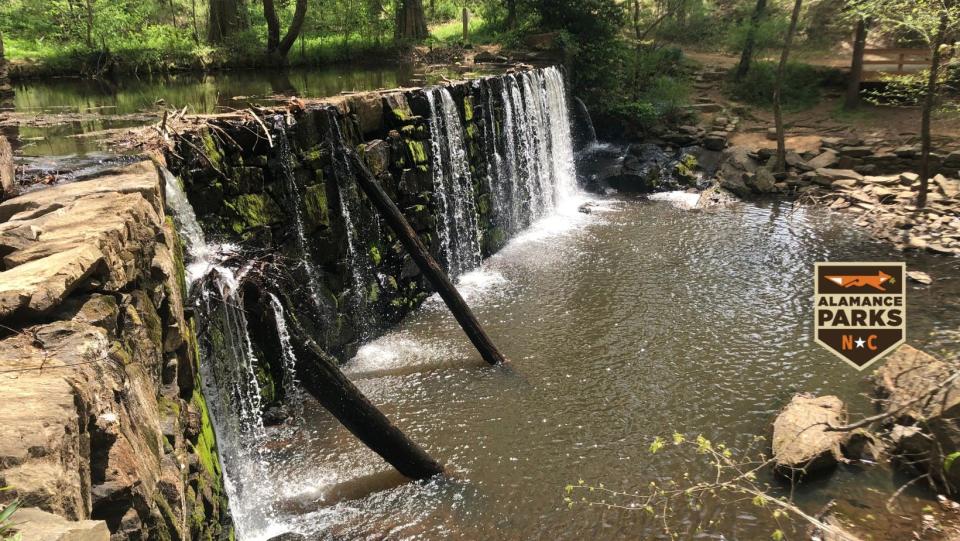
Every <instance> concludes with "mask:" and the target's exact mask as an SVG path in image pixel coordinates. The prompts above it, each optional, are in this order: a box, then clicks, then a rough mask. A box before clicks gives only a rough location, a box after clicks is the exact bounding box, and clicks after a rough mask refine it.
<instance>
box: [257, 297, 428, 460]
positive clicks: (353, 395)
mask: <svg viewBox="0 0 960 541" xmlns="http://www.w3.org/2000/svg"><path fill="white" fill-rule="evenodd" d="M263 287H264V286H261V285H259V284H253V283H251V282H248V283H246V284H244V297H246V296H248V295H250V296H251V297H252V298H251V299H250V301H251V302H252V303H254V304H255V305H258V306H261V307H264V309H261V310H258V311H257V313H256V314H254V313H253V312H249V314H250V317H252V318H254V317H259V318H262V319H261V321H260V322H259V323H260V324H261V325H260V327H259V331H261V332H262V331H263V330H264V329H276V328H277V326H276V319H275V318H276V317H277V314H275V313H274V312H273V310H270V309H266V308H265V307H267V306H270V302H269V300H268V299H267V295H265V291H264V290H263V289H262V288H263ZM278 293H282V292H278ZM244 302H245V303H246V302H247V301H246V300H245V301H244ZM288 305H289V304H288ZM284 321H285V322H286V324H287V325H286V328H287V331H288V332H289V334H290V345H291V346H292V347H293V352H294V354H295V355H296V358H297V363H296V364H297V366H296V372H297V378H298V379H299V380H300V384H301V386H302V387H303V388H304V389H305V390H306V391H307V392H308V393H310V395H311V396H313V398H315V399H316V400H317V401H318V402H320V404H321V405H322V406H323V407H324V408H326V409H327V411H329V412H330V413H331V414H333V416H334V417H336V418H337V420H338V421H340V423H341V424H342V425H343V426H344V427H346V429H347V430H349V431H350V432H351V433H352V434H353V435H354V436H356V437H357V438H358V439H359V440H360V441H361V442H363V444H364V445H366V446H367V447H369V448H370V449H371V450H372V451H373V452H375V453H377V454H378V455H380V457H382V458H383V459H384V460H385V461H387V463H389V464H390V465H391V466H393V467H394V468H396V469H397V471H399V472H400V473H402V474H403V475H405V476H406V477H409V478H410V479H429V478H431V477H434V476H436V475H442V474H444V470H443V466H441V465H440V463H438V462H437V461H436V460H434V459H433V458H431V457H430V455H428V454H427V453H426V451H424V450H423V448H421V447H420V446H419V445H417V444H416V443H415V442H414V441H413V440H411V439H410V438H408V437H407V436H406V435H405V434H404V433H403V432H402V431H401V430H400V429H399V428H397V427H396V426H394V425H393V423H391V422H390V419H388V418H387V416H386V415H384V414H383V412H381V411H380V410H379V409H377V407H376V406H375V405H374V404H373V403H372V402H370V400H369V399H368V398H367V397H366V396H365V395H364V394H363V393H362V392H360V389H358V388H357V387H356V385H354V384H353V382H351V381H350V380H349V379H347V377H346V376H345V375H343V372H341V371H340V368H338V366H337V361H336V360H335V359H334V358H332V357H331V356H330V355H328V354H327V353H326V352H325V351H324V350H323V348H321V347H320V345H319V344H317V343H316V342H315V341H314V340H313V339H312V338H310V336H309V335H308V333H307V332H305V331H304V330H303V327H302V326H301V324H300V322H299V321H297V318H296V316H295V315H294V314H293V313H292V312H287V313H286V317H284ZM255 330H256V329H255ZM272 339H274V340H279V338H278V337H277V336H276V335H274V336H273V337H272Z"/></svg>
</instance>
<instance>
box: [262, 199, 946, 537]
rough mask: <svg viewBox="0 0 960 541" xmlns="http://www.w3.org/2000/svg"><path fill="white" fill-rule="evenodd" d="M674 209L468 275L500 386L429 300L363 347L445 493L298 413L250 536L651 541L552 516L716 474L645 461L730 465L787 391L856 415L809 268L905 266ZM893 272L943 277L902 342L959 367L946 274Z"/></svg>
mask: <svg viewBox="0 0 960 541" xmlns="http://www.w3.org/2000/svg"><path fill="white" fill-rule="evenodd" d="M682 199H683V198H675V200H673V201H671V200H666V201H645V202H644V201H625V200H602V201H599V202H598V206H596V207H594V210H593V212H592V213H591V214H589V215H585V214H579V213H568V214H566V215H559V216H555V217H553V218H551V219H548V220H547V221H546V222H541V223H540V224H537V225H536V226H534V227H533V228H532V229H531V230H530V231H529V232H527V233H526V234H524V235H522V236H520V237H519V238H517V239H516V240H514V241H513V242H511V243H510V244H509V245H508V246H507V247H506V248H505V249H504V250H503V251H501V252H500V253H498V254H497V255H496V256H494V257H492V258H490V259H489V260H487V261H486V262H485V263H484V265H483V268H482V269H481V270H479V271H476V272H473V273H469V274H466V275H464V276H463V277H462V279H461V281H460V282H461V289H462V290H463V292H464V294H465V296H466V298H467V299H468V301H469V303H470V304H471V305H472V306H473V307H474V309H475V311H476V313H477V315H478V317H479V318H480V320H481V321H482V322H483V324H484V325H485V326H486V328H487V330H488V332H489V333H490V335H491V336H492V337H493V339H494V341H495V342H496V343H497V344H498V346H499V347H500V348H501V349H502V350H503V352H504V353H506V355H507V356H509V357H510V359H512V361H513V366H512V369H509V370H508V369H502V368H491V367H488V366H486V365H485V364H484V363H483V362H482V361H481V359H480V357H479V355H478V354H477V353H476V352H475V351H474V350H472V348H471V347H470V345H469V343H468V342H467V340H466V339H465V338H464V336H463V334H462V332H461V331H460V330H459V328H458V327H457V326H456V324H455V322H454V320H453V319H452V317H451V316H450V315H449V314H448V312H447V311H446V309H445V307H444V306H443V304H442V303H441V302H440V301H439V300H437V299H436V298H433V299H431V300H429V301H428V302H427V303H426V304H425V305H424V306H423V307H422V308H421V309H420V310H419V311H417V312H416V313H415V314H413V315H412V316H411V317H409V318H408V319H407V320H406V321H405V322H404V323H403V324H402V325H400V326H399V327H398V328H397V329H396V330H394V331H393V332H391V333H390V334H388V335H386V336H384V337H382V338H380V339H377V340H375V341H373V342H372V343H370V344H368V345H366V346H365V347H363V348H362V349H361V350H360V352H359V354H358V355H357V357H356V358H355V359H353V360H352V361H350V362H349V363H348V364H347V365H346V371H347V372H348V374H349V375H350V377H351V378H352V379H353V380H354V381H356V382H357V384H358V385H359V386H360V388H361V389H362V390H363V392H365V393H366V394H367V395H368V396H369V397H370V398H371V399H372V400H373V401H374V402H375V403H376V404H377V405H378V406H380V407H381V408H382V410H383V411H384V412H385V413H386V414H387V415H388V416H389V417H390V418H391V419H392V420H393V421H394V422H395V423H396V424H397V425H399V426H400V427H401V428H402V429H403V430H404V431H405V432H406V433H407V434H408V435H409V436H410V437H412V438H413V439H414V440H416V441H417V442H419V443H420V444H421V445H423V446H424V447H425V448H426V449H427V450H428V451H429V452H430V453H431V454H432V455H433V456H434V457H436V458H437V459H439V460H441V461H442V462H444V463H446V464H447V465H448V466H449V468H450V470H451V471H453V472H454V476H453V478H452V479H451V480H447V481H433V482H429V483H425V484H419V483H403V482H402V481H403V480H402V478H400V477H399V476H398V475H397V474H395V473H392V472H391V470H390V468H389V467H388V466H387V465H386V464H385V463H384V462H383V461H381V460H380V459H379V458H378V457H376V456H375V455H373V454H372V453H371V452H370V451H368V450H366V449H364V448H363V446H362V445H361V444H359V443H358V442H357V441H356V440H355V439H354V438H353V437H352V436H351V435H350V434H349V433H348V432H346V430H345V429H343V428H341V427H339V426H338V425H337V424H336V422H335V421H333V420H332V418H331V417H330V416H329V415H328V414H327V413H325V412H324V411H323V410H322V409H320V408H319V407H317V406H316V405H315V404H310V403H308V404H307V408H306V410H305V413H304V418H303V419H301V420H299V421H298V422H297V423H296V426H298V427H300V428H289V427H288V428H284V429H281V431H279V432H278V433H277V437H276V438H275V439H274V440H273V442H272V444H271V450H270V452H269V453H267V454H266V455H265V456H268V457H270V458H268V460H269V461H271V462H273V463H274V466H273V469H274V470H275V471H276V472H277V478H276V480H275V481H273V482H275V483H278V484H279V485H280V486H281V487H282V489H281V490H280V492H281V496H280V497H279V498H278V500H277V501H274V502H263V505H264V506H269V507H270V508H272V509H273V510H274V511H275V523H274V524H273V525H272V526H271V527H270V528H269V529H268V530H266V531H261V532H251V534H252V535H253V537H257V538H269V537H270V536H272V535H276V534H279V533H281V532H284V531H288V530H293V531H298V532H301V533H304V534H307V535H308V536H309V537H311V538H328V539H382V538H395V539H408V538H409V539H441V538H443V539H584V538H591V537H592V538H596V539H641V538H649V537H658V536H662V535H663V531H662V527H663V524H662V522H659V521H657V520H651V519H650V518H648V516H647V515H646V514H645V513H643V512H642V511H625V510H600V509H597V508H593V509H588V508H585V507H582V506H574V508H573V509H567V507H566V505H565V504H564V502H563V497H564V493H563V489H564V486H565V485H567V484H568V483H576V482H577V481H578V480H579V479H584V480H585V481H587V482H590V483H604V484H605V485H606V486H608V487H613V488H616V489H620V490H625V491H643V490H644V488H645V487H647V486H648V484H649V483H650V482H651V481H656V482H658V483H663V482H667V481H669V480H670V479H675V480H677V481H681V480H682V476H683V475H684V473H688V474H689V475H690V477H691V478H692V479H700V478H702V477H704V476H712V475H713V470H712V469H710V465H709V464H707V463H706V462H705V461H703V460H702V458H701V457H700V456H698V455H696V454H695V453H691V452H688V451H687V452H681V451H678V450H677V449H673V448H672V447H671V446H668V447H667V448H666V449H665V450H663V451H661V452H660V453H658V454H656V455H651V454H650V453H649V451H648V448H649V446H650V443H651V441H652V440H653V439H654V438H655V437H656V436H658V435H662V436H669V435H670V434H672V433H674V432H680V433H683V434H686V435H687V436H688V437H694V436H696V435H697V434H703V435H705V436H706V437H708V438H710V439H711V440H713V441H715V442H726V443H728V444H730V445H732V446H735V447H736V448H738V449H739V448H741V447H743V446H746V445H747V444H749V443H750V442H751V441H753V439H754V436H756V435H768V434H769V427H770V423H771V421H772V419H773V416H774V415H775V413H776V412H777V411H778V410H779V409H780V408H781V407H782V406H783V405H784V404H785V403H786V402H787V401H788V400H789V398H790V396H791V395H792V394H793V393H795V392H797V391H810V392H815V393H823V394H826V393H831V394H837V395H839V396H841V397H842V398H843V399H845V400H846V401H847V402H848V403H849V404H850V408H851V410H852V411H853V413H854V414H859V413H865V412H867V411H868V408H869V406H868V403H867V401H866V399H865V398H863V397H862V396H860V394H861V393H865V392H867V391H869V386H868V385H867V384H866V383H864V381H863V376H862V375H861V374H859V373H857V372H855V371H854V370H852V369H851V368H850V367H849V366H848V365H846V364H845V363H843V362H841V361H840V360H838V359H836V358H835V357H833V356H832V355H830V354H829V353H827V352H826V351H824V350H823V349H821V348H820V347H818V346H816V345H814V344H813V342H812V340H811V326H812V307H811V304H812V302H811V298H812V293H813V292H812V278H811V273H812V269H813V264H814V262H815V261H823V260H900V259H902V258H903V256H902V255H901V254H898V253H895V252H893V251H891V250H890V249H889V248H888V247H887V246H885V245H883V244H879V243H877V242H874V241H872V240H869V239H868V238H867V237H865V236H864V235H863V234H861V233H860V232H858V231H856V230H853V229H852V228H851V227H850V226H849V224H847V223H846V222H847V221H848V220H846V219H845V218H844V217H842V216H838V215H831V214H827V213H825V212H822V211H810V210H805V209H794V208H793V207H791V206H790V205H787V204H777V203H771V204H760V205H753V204H744V205H737V206H734V207H731V208H727V209H720V210H713V211H706V212H701V211H691V210H685V209H683V208H682V207H683V206H684V205H683V201H682ZM907 263H908V268H912V269H918V270H925V271H927V272H929V273H930V274H931V275H933V276H934V278H936V282H935V283H934V285H933V286H930V287H924V288H920V287H916V286H913V285H911V286H910V287H909V289H908V310H909V311H908V317H909V320H908V322H909V323H908V327H909V328H908V337H909V340H910V341H911V342H912V343H914V344H916V345H919V346H922V347H925V348H928V349H930V350H933V351H936V350H939V349H943V348H949V349H952V350H956V348H957V347H958V345H960V336H958V334H957V329H958V323H960V295H958V293H960V268H958V263H957V262H956V261H955V260H948V259H942V258H939V259H938V258H914V257H909V258H908V259H907ZM303 427H306V428H303ZM894 482H895V481H894V480H893V479H891V478H890V475H889V474H888V473H886V472H885V471H883V470H873V471H872V472H871V470H863V471H861V470H860V469H857V468H854V467H844V468H842V469H841V470H839V471H838V472H837V473H835V474H834V476H833V479H832V480H831V481H830V482H829V483H825V482H823V481H820V482H814V483H810V484H808V485H806V486H808V487H812V488H808V489H804V486H803V485H801V487H800V489H799V491H798V492H797V499H798V501H800V502H801V504H802V505H804V506H805V507H807V508H808V509H810V510H812V511H816V510H817V509H818V508H819V507H820V506H822V505H823V504H824V503H825V502H826V501H827V500H829V499H830V498H838V499H839V500H841V502H842V503H845V504H849V505H853V506H856V505H858V502H859V500H858V498H862V497H866V496H865V495H866V494H867V493H868V492H871V491H872V490H874V489H876V490H877V491H878V492H876V494H880V495H881V496H882V498H881V501H882V499H885V498H886V495H888V494H889V493H891V492H892V490H893V489H894V488H895V486H896V485H895V484H894ZM776 486H777V485H775V487H776ZM868 487H869V488H870V490H868ZM774 490H777V489H776V488H775V489H774ZM622 503H626V502H622ZM681 507H682V508H680V509H678V510H676V513H675V518H674V520H673V521H672V526H673V527H674V528H675V531H678V532H679V533H680V536H681V538H689V537H693V536H694V534H695V532H696V531H697V527H698V526H699V527H700V528H702V533H700V534H698V535H697V536H698V537H699V536H703V537H705V538H713V539H768V538H769V536H770V532H771V531H772V530H773V529H775V528H777V527H778V525H777V524H776V523H775V522H774V521H773V520H772V519H771V517H770V513H769V512H768V511H763V510H759V509H758V508H756V507H754V506H752V505H751V504H750V502H749V501H746V502H741V503H740V504H736V505H730V506H728V507H725V508H723V507H720V506H717V505H715V504H714V503H711V502H707V504H706V505H704V506H703V507H702V508H698V509H687V508H686V507H683V506H681ZM779 527H783V528H785V529H787V531H788V532H789V531H791V528H790V527H789V526H787V525H781V526H779ZM799 531H800V530H796V532H799Z"/></svg>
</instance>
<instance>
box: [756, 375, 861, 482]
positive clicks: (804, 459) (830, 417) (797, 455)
mask: <svg viewBox="0 0 960 541" xmlns="http://www.w3.org/2000/svg"><path fill="white" fill-rule="evenodd" d="M846 422H847V412H846V408H845V407H844V404H843V401H842V400H840V399H839V398H837V397H836V396H821V397H816V396H813V395H809V394H798V395H796V396H794V397H793V399H791V400H790V403H789V404H787V406H786V407H785V408H784V409H783V411H782V412H780V414H779V415H778V416H777V419H776V421H774V423H773V457H774V467H775V468H776V470H777V471H778V473H780V474H782V475H786V476H789V477H794V476H797V475H798V474H803V473H811V472H815V471H819V470H823V469H825V468H829V467H831V466H834V465H836V463H837V461H838V460H840V459H841V457H842V454H841V450H840V447H841V445H842V444H843V442H844V440H845V438H846V434H845V433H843V432H836V431H829V430H827V428H828V427H829V426H840V425H843V424H846Z"/></svg>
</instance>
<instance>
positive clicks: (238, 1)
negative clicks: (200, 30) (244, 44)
mask: <svg viewBox="0 0 960 541" xmlns="http://www.w3.org/2000/svg"><path fill="white" fill-rule="evenodd" d="M247 26H248V20H247V16H246V4H245V3H244V0H210V9H209V17H208V25H207V41H209V42H210V43H213V44H221V43H226V42H227V40H228V39H229V38H230V37H231V36H233V35H234V34H236V33H237V32H240V31H242V30H246V29H247Z"/></svg>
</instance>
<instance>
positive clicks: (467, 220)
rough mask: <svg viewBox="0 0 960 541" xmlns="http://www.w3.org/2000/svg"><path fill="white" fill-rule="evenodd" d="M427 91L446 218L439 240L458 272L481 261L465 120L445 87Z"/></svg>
mask: <svg viewBox="0 0 960 541" xmlns="http://www.w3.org/2000/svg"><path fill="white" fill-rule="evenodd" d="M426 94H427V100H428V101H429V102H430V141H431V147H432V150H433V188H434V192H435V193H434V195H435V196H436V198H437V201H438V203H439V205H438V206H439V213H440V216H441V217H442V222H443V223H442V227H441V228H440V241H441V243H442V245H443V254H444V257H445V258H446V260H447V272H448V273H449V274H450V275H451V276H459V275H461V274H463V273H464V272H466V271H468V270H470V269H472V268H474V267H476V266H477V265H479V264H480V229H479V223H478V222H479V219H478V218H477V204H476V198H475V196H474V191H473V179H472V178H471V175H470V162H469V161H468V160H467V148H466V141H465V139H464V135H463V123H462V121H461V120H460V112H459V111H458V110H457V105H456V103H454V101H453V97H452V96H451V95H450V92H449V91H448V90H447V89H446V88H434V89H431V90H427V91H426Z"/></svg>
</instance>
